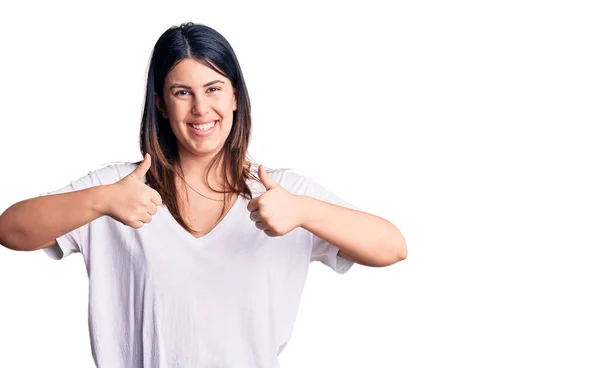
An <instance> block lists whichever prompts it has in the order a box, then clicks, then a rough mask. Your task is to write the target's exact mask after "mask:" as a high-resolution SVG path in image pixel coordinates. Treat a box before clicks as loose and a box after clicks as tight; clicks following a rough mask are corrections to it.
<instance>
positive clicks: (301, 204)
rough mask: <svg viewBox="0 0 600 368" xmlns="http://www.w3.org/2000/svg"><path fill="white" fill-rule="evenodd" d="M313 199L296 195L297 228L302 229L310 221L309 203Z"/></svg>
mask: <svg viewBox="0 0 600 368" xmlns="http://www.w3.org/2000/svg"><path fill="white" fill-rule="evenodd" d="M312 199H313V198H312V197H309V196H305V195H296V203H297V205H296V206H297V207H296V208H297V211H298V227H302V228H304V227H305V226H306V223H307V222H308V221H309V219H310V210H309V208H310V202H311V200H312Z"/></svg>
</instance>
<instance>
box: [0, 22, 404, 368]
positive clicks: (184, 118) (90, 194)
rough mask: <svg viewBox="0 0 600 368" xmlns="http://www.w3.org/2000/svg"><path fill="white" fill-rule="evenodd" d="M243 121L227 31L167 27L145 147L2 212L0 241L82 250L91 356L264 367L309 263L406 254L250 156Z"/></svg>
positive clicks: (150, 97)
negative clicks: (133, 157) (131, 157)
mask: <svg viewBox="0 0 600 368" xmlns="http://www.w3.org/2000/svg"><path fill="white" fill-rule="evenodd" d="M250 132H251V117H250V100H249V97H248V92H247V90H246V86H245V83H244V78H243V75H242V71H241V69H240V66H239V64H238V61H237V58H236V56H235V53H234V51H233V50H232V48H231V46H230V45H229V43H228V42H227V41H226V40H225V38H223V36H222V35H220V34H219V33H218V32H216V31H215V30H213V29H211V28H209V27H207V26H204V25H199V24H192V23H187V24H183V25H181V26H179V27H172V28H170V29H168V30H167V31H166V32H165V33H164V34H163V35H162V36H161V37H160V38H159V39H158V41H157V43H156V45H155V47H154V50H153V54H152V59H151V61H150V67H149V69H148V77H147V88H146V100H145V107H144V114H143V118H142V122H141V130H140V145H141V147H140V148H141V152H142V155H144V159H143V160H142V161H141V162H136V163H117V164H111V165H108V166H105V167H102V168H100V169H98V170H95V171H92V172H90V173H89V174H88V175H86V176H84V177H82V178H80V179H78V180H75V181H73V182H71V184H69V185H67V186H65V187H64V188H61V189H58V190H56V191H53V192H49V193H44V195H42V196H40V197H38V198H32V199H28V200H25V201H22V202H19V203H16V204H14V205H13V206H11V207H10V208H8V209H7V210H6V211H5V212H4V213H3V214H2V215H1V216H0V237H1V238H0V243H1V244H2V245H4V246H5V247H8V248H10V249H14V250H36V249H44V251H45V252H46V253H47V254H48V255H49V256H50V257H52V258H54V259H62V258H64V257H66V256H68V255H69V254H71V253H74V252H80V253H81V254H82V255H83V258H84V261H85V263H86V267H87V271H88V276H89V281H90V283H89V292H90V294H89V326H90V338H91V344H92V352H93V357H94V360H95V363H96V365H97V366H99V367H265V368H266V367H278V366H279V364H278V362H277V356H278V355H279V353H280V352H281V351H282V350H283V348H284V347H285V345H286V344H287V342H288V340H289V339H290V336H291V332H292V327H293V324H294V320H295V317H296V313H297V310H298V306H299V302H300V296H301V293H302V289H303V287H304V283H305V280H306V276H307V272H308V268H309V263H310V262H312V261H320V262H322V263H324V264H326V265H328V266H329V267H331V268H332V269H333V270H335V271H336V272H338V273H340V274H342V273H345V272H347V271H348V269H349V268H350V267H351V266H352V265H353V263H360V264H363V265H367V266H373V267H381V266H387V265H390V264H393V263H395V262H398V261H399V260H402V259H404V258H405V257H406V253H407V251H406V245H405V241H404V237H403V236H402V234H401V232H400V231H399V230H398V229H397V228H396V227H395V226H394V225H393V224H391V223H390V222H389V221H387V220H385V219H383V218H380V217H377V216H374V215H371V214H367V213H364V212H361V211H359V210H358V209H356V208H354V207H353V206H351V205H350V204H348V203H346V202H344V201H342V200H341V199H339V198H338V197H336V196H335V195H334V194H333V193H331V192H329V191H327V190H326V189H325V188H323V187H322V186H320V185H318V184H317V183H316V182H315V181H314V180H312V179H311V178H310V177H307V176H303V175H300V174H296V173H293V172H290V171H288V170H284V169H279V170H267V169H265V168H264V167H263V166H262V165H261V166H258V165H256V164H255V163H253V162H252V161H251V160H248V159H247V158H246V157H247V148H248V143H249V139H250ZM57 213H59V214H60V216H56V214H57Z"/></svg>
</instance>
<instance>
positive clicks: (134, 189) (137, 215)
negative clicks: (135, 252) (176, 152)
mask: <svg viewBox="0 0 600 368" xmlns="http://www.w3.org/2000/svg"><path fill="white" fill-rule="evenodd" d="M149 169H150V155H149V154H146V155H145V156H144V160H143V161H142V162H141V163H140V165H139V166H138V167H136V168H135V170H133V171H132V172H131V174H129V175H127V176H126V177H124V178H123V179H121V180H119V181H118V182H116V183H114V184H110V185H108V188H107V191H106V194H107V196H108V198H107V206H106V215H108V216H110V217H112V218H113V219H115V220H117V221H119V222H120V223H122V224H123V225H127V226H131V227H133V228H136V229H139V228H141V227H142V226H144V224H147V223H149V222H150V221H152V216H153V215H154V214H156V211H157V206H160V205H161V204H162V198H161V197H160V194H158V192H157V191H156V190H154V189H152V188H150V187H149V186H147V185H146V184H145V183H144V182H142V178H143V177H144V175H146V172H147V171H148V170H149Z"/></svg>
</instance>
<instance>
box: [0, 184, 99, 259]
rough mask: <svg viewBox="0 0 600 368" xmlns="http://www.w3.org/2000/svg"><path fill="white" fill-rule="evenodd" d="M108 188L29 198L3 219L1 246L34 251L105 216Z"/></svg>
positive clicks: (9, 211)
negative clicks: (105, 199) (106, 191)
mask: <svg viewBox="0 0 600 368" xmlns="http://www.w3.org/2000/svg"><path fill="white" fill-rule="evenodd" d="M105 189H106V186H103V185H101V186H96V187H92V188H88V189H83V190H78V191H74V192H68V193H62V194H54V195H47V196H41V197H36V198H30V199H27V200H24V201H21V202H18V203H15V204H14V205H12V206H10V207H9V208H8V209H7V210H6V211H4V212H3V213H2V214H1V215H0V245H3V246H5V247H6V248H9V249H12V250H21V251H32V250H38V249H42V248H46V247H49V246H52V245H55V244H56V238H58V237H60V236H62V235H64V234H66V233H68V232H70V231H72V230H75V229H77V228H79V227H81V226H83V225H85V224H88V223H90V222H92V221H93V220H95V219H97V218H99V217H101V216H103V215H104V211H105V208H104V207H105V203H104V198H106V197H107V196H106V195H105Z"/></svg>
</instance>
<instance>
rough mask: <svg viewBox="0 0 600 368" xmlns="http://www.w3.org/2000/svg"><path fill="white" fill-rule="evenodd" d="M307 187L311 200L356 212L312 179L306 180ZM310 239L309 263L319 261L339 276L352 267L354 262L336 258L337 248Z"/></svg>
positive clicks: (353, 207)
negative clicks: (311, 241) (311, 242)
mask: <svg viewBox="0 0 600 368" xmlns="http://www.w3.org/2000/svg"><path fill="white" fill-rule="evenodd" d="M307 186H308V188H307V195H309V196H311V197H313V198H316V199H318V200H321V201H323V202H327V203H331V204H335V205H338V206H341V207H345V208H350V209H354V210H358V208H357V207H355V206H354V205H352V204H350V203H348V202H346V201H344V200H342V199H341V198H339V197H338V196H337V195H335V194H334V193H332V192H330V191H329V190H327V189H325V188H324V187H323V186H321V185H319V184H318V183H316V182H315V181H314V180H313V179H312V178H308V180H307ZM312 239H313V244H312V254H311V262H312V261H319V262H321V263H323V264H325V265H327V266H329V267H330V268H331V269H332V270H334V271H335V272H337V273H338V274H340V275H343V274H345V273H346V272H348V270H350V268H351V267H352V265H354V262H352V261H350V260H347V259H345V258H342V257H340V256H338V252H339V248H337V247H336V246H335V245H333V244H331V243H329V242H327V241H326V240H325V239H322V238H320V237H318V236H316V235H314V234H312Z"/></svg>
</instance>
